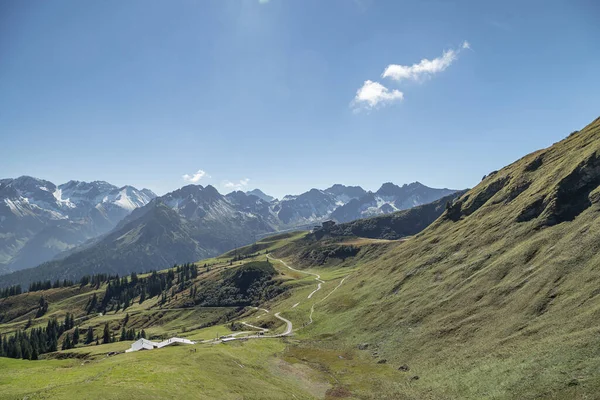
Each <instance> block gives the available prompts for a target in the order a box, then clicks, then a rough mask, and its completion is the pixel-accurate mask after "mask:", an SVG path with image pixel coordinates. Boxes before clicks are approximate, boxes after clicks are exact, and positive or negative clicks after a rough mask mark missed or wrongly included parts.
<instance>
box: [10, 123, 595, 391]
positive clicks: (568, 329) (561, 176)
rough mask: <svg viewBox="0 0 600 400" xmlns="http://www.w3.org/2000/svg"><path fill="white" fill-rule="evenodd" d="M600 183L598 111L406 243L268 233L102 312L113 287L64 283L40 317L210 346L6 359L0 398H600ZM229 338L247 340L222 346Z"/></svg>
mask: <svg viewBox="0 0 600 400" xmlns="http://www.w3.org/2000/svg"><path fill="white" fill-rule="evenodd" d="M599 187H600V119H598V120H596V121H594V122H593V123H592V124H590V125H589V126H587V127H586V128H585V129H583V130H581V131H579V132H575V133H573V134H572V135H570V136H569V137H568V138H566V139H565V140H563V141H561V142H559V143H557V144H555V145H554V146H552V147H550V148H548V149H544V150H540V151H538V152H535V153H532V154H530V155H528V156H526V157H524V158H522V159H520V160H518V161H516V162H514V163H513V164H511V165H509V166H507V167H506V168H503V169H501V170H500V171H497V172H494V173H491V174H489V175H488V176H487V177H485V178H484V179H483V180H482V182H481V183H480V184H479V185H477V186H476V187H475V188H473V189H472V190H470V191H468V192H467V193H464V194H463V195H462V196H461V197H460V198H458V199H456V200H455V201H454V203H453V204H452V205H451V207H448V208H447V209H446V210H445V211H444V213H443V214H442V215H441V216H440V218H438V219H437V220H436V221H435V222H433V223H432V224H431V225H430V226H429V227H427V228H426V229H425V230H423V231H422V232H420V233H418V234H416V235H415V236H412V237H409V238H405V239H403V240H381V239H372V238H360V237H356V236H355V235H356V234H353V235H352V236H351V237H345V236H342V237H326V238H323V239H321V240H317V239H316V238H314V237H307V236H306V234H291V235H284V236H279V237H272V238H266V239H263V240H261V241H260V242H257V243H256V244H255V245H251V246H247V247H245V248H241V249H237V250H236V251H234V252H232V253H228V254H225V255H223V256H221V257H218V258H213V259H208V260H204V261H202V262H199V263H197V268H198V271H199V274H198V276H197V277H196V278H192V279H189V280H185V281H182V282H178V281H177V280H175V285H174V286H173V287H174V288H177V289H176V290H175V291H172V289H169V290H168V292H169V294H168V296H167V299H166V301H164V302H163V301H162V299H163V297H162V296H157V297H152V298H150V299H147V300H145V301H144V302H142V304H140V303H139V301H137V300H138V299H137V298H134V299H133V302H132V303H131V305H130V306H129V308H127V310H125V311H124V310H123V308H122V306H120V307H113V308H112V309H110V311H107V312H106V313H103V314H102V315H100V314H92V315H88V314H86V303H87V299H88V298H89V297H90V296H91V295H92V293H97V295H98V296H100V295H101V294H102V293H105V289H106V287H105V286H104V285H103V286H100V287H99V288H97V289H96V288H85V287H84V288H77V287H75V288H58V289H51V290H52V291H53V292H52V295H53V296H55V298H54V300H52V301H50V302H49V307H48V311H47V313H46V314H45V315H44V316H42V317H40V318H37V319H33V324H34V326H37V325H43V324H44V323H45V322H46V321H47V320H48V319H49V318H52V317H53V316H56V317H57V318H62V317H63V316H64V315H66V313H67V312H69V313H73V314H74V315H75V317H76V319H75V321H79V319H78V318H84V319H83V320H81V321H82V323H81V326H82V327H87V326H88V325H90V326H92V327H93V329H94V332H96V333H97V334H101V333H102V328H103V327H104V325H105V324H107V323H108V326H109V328H110V330H111V331H112V332H115V333H116V334H118V332H119V331H120V330H121V329H122V328H123V327H124V326H125V320H126V315H127V314H129V318H128V321H127V325H126V326H127V328H129V327H131V328H135V329H138V330H139V329H144V330H145V331H146V333H147V334H148V336H153V337H157V336H163V337H170V336H174V335H177V336H181V337H187V338H190V339H192V340H197V341H199V343H198V344H197V345H195V346H184V347H175V348H165V349H160V350H152V351H149V352H138V353H128V354H117V355H115V356H111V357H107V356H106V354H107V353H109V352H112V351H116V352H122V351H123V350H125V349H126V348H128V347H129V344H130V343H131V342H130V341H123V342H115V343H110V344H100V345H98V346H96V345H91V346H85V345H78V346H76V348H74V349H70V350H65V351H57V352H54V353H49V354H44V355H43V356H42V358H43V360H40V361H25V360H14V359H6V358H0V370H1V371H2V374H0V398H23V397H28V398H72V397H84V398H133V399H135V398H181V397H192V398H231V399H241V398H244V399H263V398H264V399H269V398H271V399H289V398H298V399H300V398H325V399H337V398H351V399H458V398H460V399H463V398H464V399H546V398H548V399H590V398H598V395H597V394H598V393H600V375H599V374H598V371H600V346H599V345H598V344H599V339H598V338H599V337H600V327H599V325H598V322H597V321H598V320H599V317H600V296H598V295H599V294H600V289H598V288H599V287H600V256H599V255H598V248H599V247H598V243H600V189H599ZM365 223H367V224H368V223H369V221H365ZM266 253H269V256H271V258H269V259H267V258H266ZM278 258H282V259H283V260H278ZM164 273H166V272H164ZM194 288H197V289H198V292H197V293H196V294H194ZM273 288H277V289H278V290H276V291H274V292H272V291H271V290H273ZM279 289H281V290H279ZM132 293H133V292H132ZM42 294H43V293H42ZM50 294H51V293H50V292H48V293H47V295H48V297H50ZM208 295H210V298H212V299H216V300H217V302H216V303H214V304H212V303H210V305H211V306H212V305H214V306H218V307H207V305H209V303H206V302H204V301H203V300H201V299H203V298H206V297H207V296H208ZM39 296H40V293H39V292H36V293H32V294H22V295H18V296H11V297H8V298H7V299H2V300H0V310H5V311H4V313H5V316H4V319H3V320H2V322H0V332H3V333H5V336H9V335H11V334H13V333H14V332H15V330H17V329H23V328H24V327H25V325H26V324H27V321H28V318H29V316H30V313H31V312H32V310H31V307H35V301H34V300H35V299H39ZM30 297H31V298H30ZM115 301H116V300H115ZM113 303H114V302H113ZM255 306H258V308H257V307H255ZM3 307H4V308H3ZM286 321H287V322H286ZM288 323H289V324H293V329H292V331H293V333H292V335H290V336H286V337H276V336H277V335H278V334H279V335H281V334H282V333H284V332H285V331H286V329H287V328H288V327H289V326H288ZM76 324H77V322H76ZM259 330H264V331H263V336H262V338H259V337H258V336H260V335H258V334H257V332H258V331H259ZM229 335H237V337H238V338H242V339H244V338H245V340H240V341H233V342H228V343H220V341H219V340H215V339H216V338H218V337H222V336H229Z"/></svg>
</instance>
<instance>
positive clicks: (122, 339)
mask: <svg viewBox="0 0 600 400" xmlns="http://www.w3.org/2000/svg"><path fill="white" fill-rule="evenodd" d="M119 340H120V341H121V342H123V341H125V340H127V332H126V331H125V327H123V328H121V338H120V339H119Z"/></svg>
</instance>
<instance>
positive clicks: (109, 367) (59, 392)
mask: <svg viewBox="0 0 600 400" xmlns="http://www.w3.org/2000/svg"><path fill="white" fill-rule="evenodd" d="M109 346H113V345H109ZM94 347H96V348H98V349H99V350H100V349H101V350H106V351H108V350H110V349H111V348H112V347H108V346H106V348H105V349H102V348H103V347H105V346H104V345H101V346H94ZM192 347H193V348H194V349H196V350H197V351H196V352H191V351H190V350H191V348H192ZM284 348H285V344H284V343H282V342H280V341H267V340H257V341H252V342H246V343H242V342H239V343H236V344H228V345H215V346H200V345H196V346H182V347H171V348H165V349H161V350H154V351H145V352H136V353H127V354H120V355H117V356H113V357H104V358H100V359H92V360H90V361H86V360H84V361H82V360H80V359H71V360H46V361H38V362H34V361H24V360H12V359H4V358H3V359H0V370H2V371H3V373H2V375H1V376H0V398H2V399H17V398H18V399H21V398H24V397H27V398H29V399H38V398H44V399H49V398H86V399H122V398H128V399H179V398H182V397H190V396H191V397H193V398H198V399H215V398H218V399H283V398H297V399H312V398H315V397H314V396H313V395H314V394H315V393H322V392H324V390H323V388H327V387H328V386H329V383H328V381H327V380H322V379H320V378H319V377H318V376H317V374H314V373H312V374H311V373H310V372H309V373H308V377H307V372H306V371H305V370H303V369H301V368H294V366H293V365H289V364H288V363H284V364H282V363H281V360H280V359H279V358H278V355H279V354H281V353H282V352H283V351H284ZM23 382H27V384H25V385H24V384H23Z"/></svg>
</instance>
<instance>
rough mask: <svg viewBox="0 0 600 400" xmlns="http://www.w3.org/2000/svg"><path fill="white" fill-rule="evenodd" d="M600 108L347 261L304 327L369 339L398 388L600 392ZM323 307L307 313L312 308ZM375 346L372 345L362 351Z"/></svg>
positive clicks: (464, 392)
mask: <svg viewBox="0 0 600 400" xmlns="http://www.w3.org/2000/svg"><path fill="white" fill-rule="evenodd" d="M599 185H600V119H598V120H596V121H594V122H593V123H592V124H590V125H589V126H587V127H586V128H585V129H583V130H582V131H579V132H576V133H573V134H572V135H571V136H569V137H568V138H567V139H565V140H563V141H561V142H560V143H557V144H555V145H554V146H552V147H550V148H548V149H545V150H540V151H538V152H535V153H533V154H530V155H528V156H526V157H524V158H522V159H520V160H519V161H517V162H515V163H513V164H511V165H509V166H507V167H506V168H504V169H502V170H500V171H498V172H495V173H492V174H490V175H489V176H487V177H486V178H485V179H484V180H483V181H482V182H481V183H480V184H479V185H478V186H477V187H475V188H474V189H472V190H470V191H469V192H467V193H466V194H464V195H463V196H462V197H461V198H460V199H458V200H457V201H456V202H455V203H454V205H453V207H452V208H451V209H450V210H448V211H447V212H445V213H444V215H443V216H442V217H441V218H440V219H438V220H437V221H436V222H435V223H434V224H432V225H431V226H430V227H429V228H427V229H426V230H425V231H423V232H422V233H421V234H419V235H417V236H415V237H413V238H411V239H409V240H407V241H404V242H400V243H395V244H392V245H388V247H387V249H386V251H385V252H384V254H382V255H380V256H378V257H376V258H375V259H373V260H364V261H357V262H358V264H359V265H360V270H359V272H356V273H353V274H352V275H350V277H349V278H348V279H347V280H346V282H345V284H344V286H342V287H341V288H340V290H339V291H337V292H336V293H335V294H334V295H332V296H331V297H330V298H329V299H328V300H327V301H326V302H325V303H324V304H323V306H322V308H321V310H322V311H321V312H322V313H323V314H327V315H329V316H330V317H331V318H329V319H320V320H318V321H317V322H316V323H315V324H313V325H311V326H310V327H309V328H308V329H307V330H306V331H304V332H303V333H302V335H303V336H304V337H306V338H311V337H313V338H314V337H326V336H327V335H335V336H334V338H333V339H331V340H324V341H323V342H321V343H319V344H318V346H323V347H329V346H333V347H336V346H341V348H350V347H354V346H357V345H358V344H359V343H362V342H368V343H370V347H369V349H373V348H375V349H376V350H374V351H376V355H375V358H378V359H382V358H385V359H386V360H387V362H388V363H390V362H391V363H394V364H395V365H396V366H398V365H404V364H406V365H407V366H408V367H409V368H410V372H409V373H407V375H410V376H419V379H418V381H412V383H411V384H410V388H409V389H407V388H406V387H405V382H402V381H400V382H386V383H385V387H386V389H385V390H386V391H388V392H390V393H396V394H395V395H396V396H398V398H403V397H405V398H472V399H481V398H564V399H572V398H594V397H595V396H596V394H597V393H600V375H598V373H597V372H598V371H599V370H600V347H599V346H598V337H600V336H599V334H600V327H599V326H598V317H599V316H600V296H598V294H599V293H600V290H599V289H598V288H599V287H600V267H599V266H600V258H599V256H598V248H599V247H598V243H600V189H599ZM318 315H319V313H317V316H318ZM369 352H371V350H369Z"/></svg>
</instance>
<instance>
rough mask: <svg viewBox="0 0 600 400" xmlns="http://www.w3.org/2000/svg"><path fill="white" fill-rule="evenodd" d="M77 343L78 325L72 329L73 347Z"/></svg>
mask: <svg viewBox="0 0 600 400" xmlns="http://www.w3.org/2000/svg"><path fill="white" fill-rule="evenodd" d="M78 343H79V327H78V326H76V327H75V330H74V331H73V347H75V345H76V344H78Z"/></svg>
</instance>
